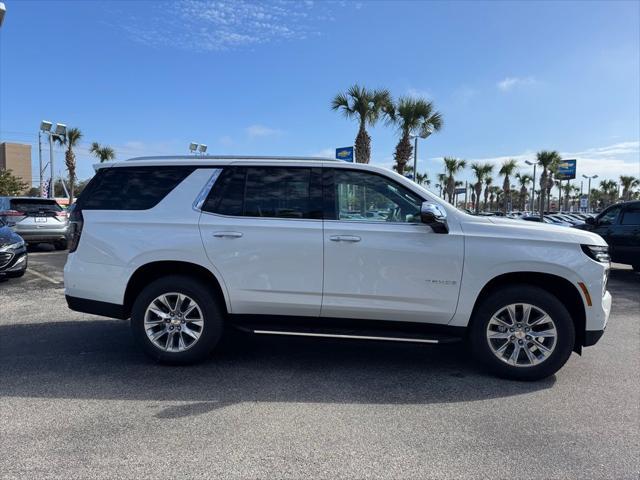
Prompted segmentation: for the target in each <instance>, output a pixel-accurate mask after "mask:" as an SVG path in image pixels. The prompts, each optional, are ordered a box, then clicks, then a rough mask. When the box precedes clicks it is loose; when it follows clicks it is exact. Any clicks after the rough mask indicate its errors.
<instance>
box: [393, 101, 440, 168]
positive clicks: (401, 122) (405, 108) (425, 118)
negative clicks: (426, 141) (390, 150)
mask: <svg viewBox="0 0 640 480" xmlns="http://www.w3.org/2000/svg"><path fill="white" fill-rule="evenodd" d="M388 115H389V119H390V120H391V122H392V123H394V124H396V125H397V126H398V129H399V130H400V140H399V141H398V144H397V145H396V151H395V153H394V155H393V157H394V159H395V161H396V165H395V168H394V169H395V171H396V172H398V173H399V174H400V175H403V174H404V171H405V166H406V165H407V163H408V162H409V160H411V156H412V154H413V147H412V146H411V135H419V136H420V137H423V138H426V137H428V136H429V135H431V133H433V132H437V131H439V130H440V129H441V128H442V115H441V114H440V112H437V111H435V109H434V108H433V103H431V102H428V101H426V100H423V99H421V98H411V97H401V98H400V99H399V100H398V104H397V105H394V106H393V108H392V109H391V110H389V111H388Z"/></svg>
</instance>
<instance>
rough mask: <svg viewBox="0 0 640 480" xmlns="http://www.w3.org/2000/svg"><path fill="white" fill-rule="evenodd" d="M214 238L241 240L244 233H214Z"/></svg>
mask: <svg viewBox="0 0 640 480" xmlns="http://www.w3.org/2000/svg"><path fill="white" fill-rule="evenodd" d="M213 236H214V237H216V238H240V237H241V236H242V233H240V232H214V233H213Z"/></svg>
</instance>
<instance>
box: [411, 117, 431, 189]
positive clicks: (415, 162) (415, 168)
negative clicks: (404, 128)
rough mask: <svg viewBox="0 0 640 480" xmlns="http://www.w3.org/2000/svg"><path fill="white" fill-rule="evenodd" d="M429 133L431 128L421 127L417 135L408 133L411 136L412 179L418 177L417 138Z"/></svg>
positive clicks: (414, 179) (424, 136)
mask: <svg viewBox="0 0 640 480" xmlns="http://www.w3.org/2000/svg"><path fill="white" fill-rule="evenodd" d="M429 135H431V130H428V129H426V128H425V129H423V130H422V131H421V132H420V134H419V135H410V136H409V138H413V181H414V182H415V181H416V178H418V139H419V138H427V137H428V136H429Z"/></svg>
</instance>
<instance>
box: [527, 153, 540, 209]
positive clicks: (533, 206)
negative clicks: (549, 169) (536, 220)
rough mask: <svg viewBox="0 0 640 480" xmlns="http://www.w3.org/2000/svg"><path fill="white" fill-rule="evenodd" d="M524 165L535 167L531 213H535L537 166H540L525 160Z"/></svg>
mask: <svg viewBox="0 0 640 480" xmlns="http://www.w3.org/2000/svg"><path fill="white" fill-rule="evenodd" d="M524 163H526V164H527V165H533V186H532V187H531V213H533V211H534V208H535V205H536V204H535V201H534V197H535V194H536V165H538V164H537V163H536V162H530V161H529V160H525V161H524Z"/></svg>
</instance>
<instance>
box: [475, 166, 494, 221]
mask: <svg viewBox="0 0 640 480" xmlns="http://www.w3.org/2000/svg"><path fill="white" fill-rule="evenodd" d="M471 170H473V174H474V175H475V176H476V182H475V183H474V185H473V189H474V191H475V194H476V199H475V206H474V209H475V212H476V213H479V212H480V194H481V193H482V185H483V183H484V180H485V178H486V177H487V176H488V175H489V174H490V173H491V172H492V170H493V165H491V164H490V163H477V162H476V163H472V164H471Z"/></svg>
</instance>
